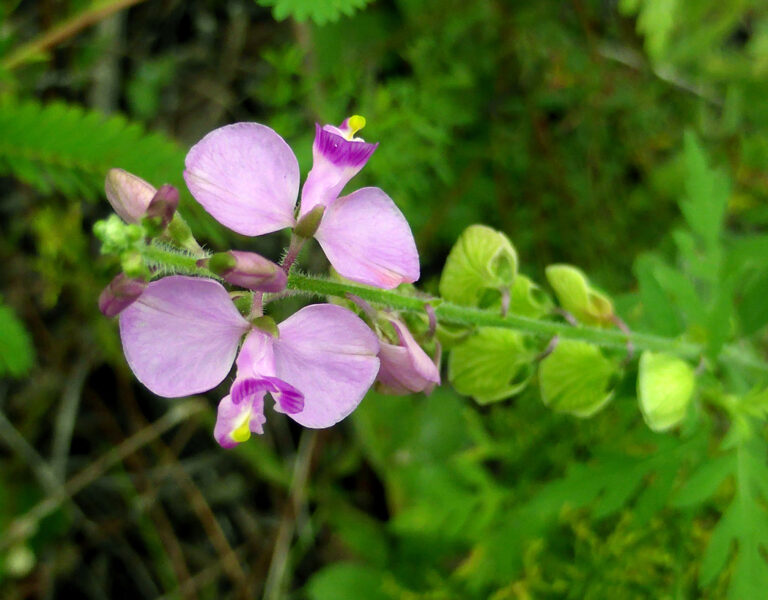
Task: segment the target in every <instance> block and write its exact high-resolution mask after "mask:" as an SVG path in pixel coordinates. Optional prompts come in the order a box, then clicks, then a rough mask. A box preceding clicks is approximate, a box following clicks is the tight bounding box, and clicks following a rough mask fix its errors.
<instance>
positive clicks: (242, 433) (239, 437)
mask: <svg viewBox="0 0 768 600" xmlns="http://www.w3.org/2000/svg"><path fill="white" fill-rule="evenodd" d="M250 421H251V415H250V414H249V415H248V416H247V417H246V418H245V420H244V421H243V422H242V424H241V425H240V426H239V427H238V428H237V429H235V430H234V431H233V432H232V433H231V434H230V435H231V436H232V440H233V441H235V442H237V443H238V444H240V443H242V442H247V441H248V440H249V439H250V437H251V428H250V426H249V425H250Z"/></svg>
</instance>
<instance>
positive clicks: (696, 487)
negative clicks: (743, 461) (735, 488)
mask: <svg viewBox="0 0 768 600" xmlns="http://www.w3.org/2000/svg"><path fill="white" fill-rule="evenodd" d="M734 461H735V455H734V454H732V453H728V454H721V455H719V456H716V457H714V458H712V459H710V460H707V461H706V462H704V463H703V464H702V465H701V466H700V467H699V468H698V469H697V470H696V471H694V473H693V475H691V476H690V477H689V478H688V480H687V481H686V482H685V484H684V485H683V486H682V487H681V488H680V489H679V490H678V491H677V493H676V494H675V497H674V498H673V500H672V506H674V507H676V508H686V507H690V506H696V505H699V504H701V503H702V502H704V500H706V499H707V498H710V497H711V496H712V495H713V494H714V493H715V492H716V491H717V488H719V487H720V485H721V484H722V483H723V481H724V480H725V478H726V477H728V475H730V474H731V473H732V472H733V469H734V468H735V462H734Z"/></svg>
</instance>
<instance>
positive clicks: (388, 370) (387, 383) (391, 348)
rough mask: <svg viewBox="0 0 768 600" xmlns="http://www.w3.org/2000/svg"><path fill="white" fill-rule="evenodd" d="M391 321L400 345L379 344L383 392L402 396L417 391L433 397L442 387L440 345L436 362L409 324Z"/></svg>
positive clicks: (380, 375)
mask: <svg viewBox="0 0 768 600" xmlns="http://www.w3.org/2000/svg"><path fill="white" fill-rule="evenodd" d="M389 322H390V323H391V325H392V327H393V328H394V330H395V333H396V334H397V337H398V338H399V341H400V343H399V344H390V343H388V342H386V341H383V340H381V341H380V342H379V361H380V362H381V366H380V368H379V374H378V376H377V377H376V380H377V381H378V384H379V386H378V387H379V390H380V391H382V392H384V393H387V394H394V395H398V396H402V395H405V394H413V393H416V392H424V393H425V394H429V393H430V392H431V391H432V390H433V389H434V387H435V385H439V384H440V367H439V365H440V347H439V345H438V349H437V353H436V355H435V360H433V359H431V358H430V357H429V356H428V355H427V353H426V352H424V350H422V348H421V346H419V344H418V343H417V342H416V340H415V339H414V338H413V335H411V332H410V331H408V328H407V327H406V326H405V323H403V322H402V321H400V320H398V319H393V318H390V319H389Z"/></svg>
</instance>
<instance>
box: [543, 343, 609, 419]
mask: <svg viewBox="0 0 768 600" xmlns="http://www.w3.org/2000/svg"><path fill="white" fill-rule="evenodd" d="M615 373H616V367H615V365H614V364H613V363H612V362H611V361H610V360H608V359H607V358H605V357H604V356H603V355H602V353H601V352H600V349H599V348H598V347H597V346H592V345H591V344H587V343H585V342H577V341H573V340H561V341H560V343H559V344H558V345H557V348H555V350H554V351H553V352H552V354H550V355H549V356H547V357H546V358H545V359H544V360H543V361H541V365H540V366H539V384H540V388H541V399H542V401H543V402H544V404H545V405H546V406H548V407H549V408H551V409H552V410H555V411H557V412H565V413H570V414H572V415H576V416H577V417H591V416H592V415H593V414H595V413H596V412H597V411H598V410H600V409H601V408H602V407H603V406H605V405H606V403H607V402H608V401H609V400H610V399H611V397H612V395H613V394H612V391H611V390H610V384H611V379H612V378H613V375H614V374H615Z"/></svg>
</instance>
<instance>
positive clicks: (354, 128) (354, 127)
mask: <svg viewBox="0 0 768 600" xmlns="http://www.w3.org/2000/svg"><path fill="white" fill-rule="evenodd" d="M347 127H349V132H350V134H352V135H354V134H356V133H357V132H358V131H360V130H361V129H362V128H363V127H365V117H361V116H360V115H352V116H351V117H349V119H347Z"/></svg>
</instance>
